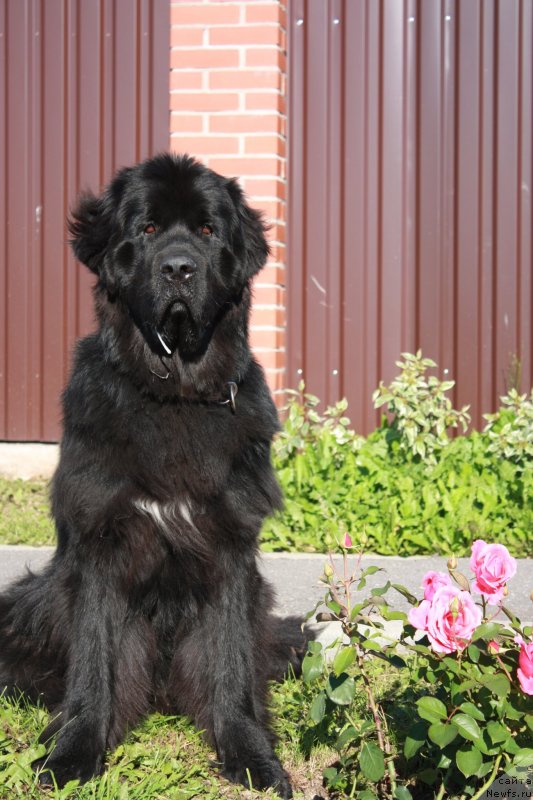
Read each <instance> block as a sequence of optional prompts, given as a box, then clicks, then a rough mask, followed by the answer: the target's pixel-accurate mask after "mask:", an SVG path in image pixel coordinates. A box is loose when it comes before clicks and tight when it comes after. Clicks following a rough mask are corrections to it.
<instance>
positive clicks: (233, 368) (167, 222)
mask: <svg viewBox="0 0 533 800" xmlns="http://www.w3.org/2000/svg"><path fill="white" fill-rule="evenodd" d="M70 232H71V236H72V240H71V243H72V247H73V249H74V253H75V255H76V257H77V258H78V259H79V260H80V261H81V262H82V263H83V264H85V265H86V266H87V267H88V268H89V269H90V270H92V272H94V273H95V275H96V276H97V282H96V285H95V289H94V296H95V306H96V316H97V320H98V329H97V331H96V333H93V334H91V335H90V336H87V337H86V338H85V339H83V340H81V341H80V342H79V343H78V345H77V348H76V353H75V358H74V366H73V369H72V373H71V376H70V380H69V383H68V386H67V388H66V390H65V393H64V396H63V411H64V434H63V440H62V443H61V458H60V463H59V467H58V469H57V472H56V474H55V476H54V479H53V483H52V510H53V516H54V518H55V523H56V527H57V550H56V552H55V555H54V557H53V559H52V561H51V563H50V565H49V566H48V568H47V569H46V570H45V571H44V572H43V573H42V574H35V575H34V574H31V573H29V574H28V575H27V576H26V577H24V578H23V579H22V580H20V581H19V582H18V583H16V584H15V585H14V586H13V587H12V588H11V589H9V590H8V591H7V592H5V593H4V594H3V595H0V687H6V691H8V692H9V691H13V690H16V689H18V690H21V691H22V692H24V693H26V694H27V695H29V696H30V697H31V698H33V699H36V698H39V697H40V698H42V700H43V701H44V702H45V703H46V705H47V706H48V707H49V708H50V709H52V710H53V712H54V716H53V717H52V721H51V723H50V725H49V726H48V728H47V729H46V730H45V731H44V733H43V734H42V737H41V738H42V741H45V742H50V744H51V750H50V753H49V755H48V756H47V757H46V758H44V759H42V760H41V761H40V762H37V763H36V765H35V766H36V769H37V770H38V774H39V779H40V781H41V782H42V783H44V784H49V783H51V782H52V776H51V774H50V773H53V775H54V777H55V780H56V782H57V783H58V784H59V785H63V784H65V783H66V782H67V781H69V780H71V779H76V778H78V779H80V780H81V781H86V780H88V779H89V778H91V776H93V775H97V774H99V773H100V772H101V771H102V769H103V764H104V757H105V752H106V750H108V749H112V748H114V747H115V746H116V745H117V743H118V742H120V741H121V739H122V738H123V737H124V735H125V733H126V731H127V730H128V728H130V727H131V726H133V725H135V724H136V722H137V721H138V720H139V719H140V718H141V717H142V716H143V715H145V714H148V713H150V712H151V711H152V710H159V711H163V712H169V713H180V714H186V715H188V716H190V717H191V718H192V719H193V720H194V721H195V723H196V724H197V725H198V726H199V728H201V729H203V730H205V732H206V734H207V736H208V737H209V740H210V741H211V743H212V745H213V746H214V747H215V748H216V752H217V755H218V759H219V761H220V765H221V769H222V772H223V774H224V775H225V776H226V777H227V778H229V779H230V780H231V781H235V782H237V783H243V784H245V785H248V782H249V779H248V776H250V777H251V780H252V783H253V784H254V785H255V786H256V787H258V788H265V787H275V789H276V791H277V793H278V794H279V795H280V796H281V797H283V798H289V797H292V791H291V786H290V783H289V780H288V777H287V774H286V773H285V771H284V770H283V768H282V766H281V764H280V762H279V761H278V758H277V757H276V755H275V753H274V749H273V745H274V736H273V734H272V733H271V731H270V730H269V727H268V714H267V710H266V703H267V681H268V680H269V679H270V678H272V677H275V676H278V675H279V674H280V673H282V672H283V671H284V670H285V668H286V667H287V664H288V660H289V656H290V654H289V648H288V647H285V646H283V645H281V644H280V643H279V642H277V640H276V637H275V632H274V628H273V619H272V618H271V616H270V613H269V611H270V607H271V602H272V596H271V591H270V589H269V587H268V585H267V584H265V582H264V580H263V579H262V577H261V575H260V573H259V571H258V567H257V563H256V557H257V541H258V535H259V532H260V530H261V525H262V522H263V520H264V518H265V517H266V516H267V515H268V514H271V513H272V512H273V511H274V510H275V509H277V508H279V506H280V502H281V498H280V491H279V488H278V485H277V483H276V479H275V477H274V473H273V470H272V467H271V460H270V445H271V441H272V437H273V435H274V433H275V432H276V430H277V428H278V419H277V414H276V410H275V407H274V404H273V402H272V399H271V396H270V394H269V391H268V388H267V385H266V383H265V378H264V375H263V372H262V370H261V368H260V366H259V365H258V364H257V362H256V361H255V360H254V358H253V356H252V354H251V352H250V346H249V343H248V319H249V312H250V294H251V289H250V284H251V280H252V278H253V277H254V275H255V274H256V273H257V272H258V271H259V270H260V269H261V267H262V266H263V265H264V264H265V261H266V259H267V255H268V246H267V243H266V241H265V229H264V225H263V222H262V220H261V216H260V214H259V213H258V212H256V211H254V210H252V209H251V208H249V206H248V205H247V204H246V202H245V200H244V197H243V194H242V191H241V190H240V188H239V186H238V185H237V183H236V182H235V181H234V180H228V179H226V178H223V177H222V176H220V175H218V174H216V173H214V172H212V171H211V170H209V169H207V168H206V167H204V166H203V165H201V164H200V163H198V162H197V161H195V160H194V159H192V158H189V157H188V156H181V157H176V156H173V155H160V156H157V157H155V158H152V159H149V160H147V161H145V162H143V163H141V164H139V165H137V166H134V167H131V168H127V169H122V170H121V171H120V172H118V174H117V175H116V176H115V178H114V179H113V181H112V182H111V184H110V185H109V186H108V188H107V189H106V190H105V191H104V192H103V194H102V195H101V196H100V197H95V196H94V195H92V194H86V195H84V196H82V197H81V199H80V201H79V204H78V206H77V208H76V210H75V211H74V212H73V215H72V219H71V220H70Z"/></svg>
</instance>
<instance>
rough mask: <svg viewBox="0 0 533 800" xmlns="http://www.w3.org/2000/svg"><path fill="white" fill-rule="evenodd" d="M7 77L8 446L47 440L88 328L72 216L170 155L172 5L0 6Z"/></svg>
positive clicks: (3, 428) (0, 300) (3, 1)
mask: <svg viewBox="0 0 533 800" xmlns="http://www.w3.org/2000/svg"><path fill="white" fill-rule="evenodd" d="M0 65H1V67H0V109H2V110H3V112H5V113H4V116H3V118H2V119H0V219H1V220H5V227H4V230H3V232H2V236H1V237H0V238H1V241H2V244H1V246H0V439H10V440H41V441H49V440H55V439H56V438H57V436H58V433H59V403H58V401H59V393H60V391H61V388H62V386H63V385H64V382H65V378H66V374H67V370H68V365H69V360H70V352H71V349H72V344H73V342H74V340H75V338H76V337H77V336H79V335H81V334H83V333H85V332H87V331H88V330H89V329H90V328H91V327H92V304H91V297H90V279H89V275H88V273H87V272H86V271H85V270H83V269H82V268H81V267H78V266H76V265H75V263H74V260H73V258H72V256H71V255H70V253H69V252H68V248H67V247H66V245H65V241H66V229H65V217H66V215H67V212H68V209H69V207H70V206H71V204H72V203H73V201H74V198H75V196H76V194H77V193H78V191H79V189H80V188H86V187H90V188H92V189H94V190H98V189H99V188H100V187H101V186H102V185H103V184H104V183H105V182H106V181H107V180H108V179H109V177H110V176H111V174H112V173H113V171H114V170H115V169H116V168H117V167H118V166H121V165H125V164H129V163H132V162H133V161H135V160H137V159H139V158H142V157H145V156H147V155H149V154H150V153H153V152H154V151H158V150H161V149H165V148H166V147H167V146H168V137H169V133H168V131H169V121H168V120H169V111H168V91H169V86H168V76H169V3H168V0H90V2H85V0H0Z"/></svg>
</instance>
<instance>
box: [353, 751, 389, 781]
mask: <svg viewBox="0 0 533 800" xmlns="http://www.w3.org/2000/svg"><path fill="white" fill-rule="evenodd" d="M359 765H360V767H361V772H362V773H363V775H364V776H365V778H368V780H369V781H373V782H374V783H376V782H377V781H380V780H381V779H382V777H383V776H384V774H385V758H384V756H383V753H382V752H381V750H380V749H379V747H378V746H377V745H375V744H374V743H373V742H364V743H363V746H362V747H361V752H360V753H359Z"/></svg>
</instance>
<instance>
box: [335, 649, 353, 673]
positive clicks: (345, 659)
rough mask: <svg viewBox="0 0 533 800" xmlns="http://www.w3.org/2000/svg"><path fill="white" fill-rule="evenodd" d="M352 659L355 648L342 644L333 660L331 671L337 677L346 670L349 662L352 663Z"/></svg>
mask: <svg viewBox="0 0 533 800" xmlns="http://www.w3.org/2000/svg"><path fill="white" fill-rule="evenodd" d="M354 661H355V648H353V647H350V646H348V647H346V646H343V647H342V648H341V650H339V652H338V653H337V655H336V656H335V659H334V661H333V671H334V673H335V675H337V677H338V676H339V675H340V674H341V673H342V672H346V670H347V668H348V667H349V666H350V664H353V662H354Z"/></svg>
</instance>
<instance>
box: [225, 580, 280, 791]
mask: <svg viewBox="0 0 533 800" xmlns="http://www.w3.org/2000/svg"><path fill="white" fill-rule="evenodd" d="M231 577H232V579H231V581H228V584H227V587H226V588H224V589H223V590H222V593H221V596H220V599H219V604H217V609H216V614H217V616H216V619H215V620H213V625H214V628H213V633H214V638H213V639H212V643H213V644H214V652H213V653H212V656H214V658H213V666H212V668H213V670H214V674H213V686H214V692H213V709H212V713H213V728H214V736H215V742H216V747H217V752H218V756H219V759H220V761H221V762H222V772H223V774H224V775H225V776H226V777H227V778H229V779H230V780H231V781H233V782H235V783H242V784H244V785H245V786H247V787H248V786H249V783H250V781H251V782H252V784H253V786H255V787H256V788H258V789H266V788H268V787H273V788H274V789H275V790H276V792H277V793H278V794H279V796H280V797H282V798H291V797H292V789H291V786H290V783H289V779H288V777H287V773H286V772H285V771H284V769H283V767H282V766H281V764H280V762H279V759H278V758H277V756H276V754H275V753H274V750H273V746H272V739H273V737H272V735H271V733H270V732H269V731H268V730H267V728H266V725H265V722H264V720H265V718H266V713H265V709H264V702H265V698H264V696H263V690H262V687H258V686H256V682H255V681H256V678H255V665H254V655H255V654H256V648H257V647H258V646H260V643H259V642H257V641H256V635H257V634H254V630H256V631H257V629H258V628H257V625H254V624H253V622H252V615H253V614H254V606H255V604H256V603H257V601H258V599H259V598H258V597H254V596H253V594H254V592H253V591H251V587H255V588H256V590H259V591H260V590H261V588H262V584H261V579H260V578H259V576H258V575H257V573H256V570H255V565H254V566H253V567H251V568H250V572H249V574H248V575H246V572H245V571H244V570H243V569H242V566H240V567H238V568H236V569H235V571H234V573H233V575H232V576H231ZM257 604H258V605H261V604H260V603H257Z"/></svg>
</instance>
